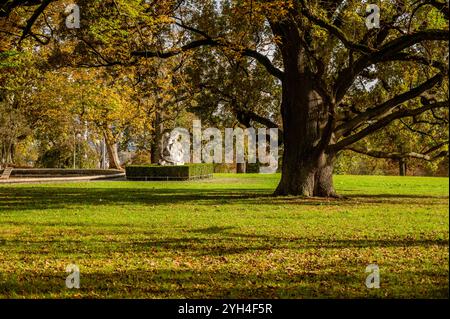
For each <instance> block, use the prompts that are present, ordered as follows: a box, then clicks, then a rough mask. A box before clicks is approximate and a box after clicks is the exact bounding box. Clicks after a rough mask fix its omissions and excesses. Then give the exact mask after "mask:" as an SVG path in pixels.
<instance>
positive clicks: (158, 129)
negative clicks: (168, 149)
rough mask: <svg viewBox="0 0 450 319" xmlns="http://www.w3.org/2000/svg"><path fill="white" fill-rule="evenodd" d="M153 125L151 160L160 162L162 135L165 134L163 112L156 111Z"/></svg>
mask: <svg viewBox="0 0 450 319" xmlns="http://www.w3.org/2000/svg"><path fill="white" fill-rule="evenodd" d="M153 127H154V137H153V141H152V143H151V150H150V153H151V159H150V160H151V162H152V163H153V164H158V163H159V160H160V159H161V152H162V137H163V134H164V121H163V114H162V113H161V112H160V111H158V112H156V116H155V119H154V121H153Z"/></svg>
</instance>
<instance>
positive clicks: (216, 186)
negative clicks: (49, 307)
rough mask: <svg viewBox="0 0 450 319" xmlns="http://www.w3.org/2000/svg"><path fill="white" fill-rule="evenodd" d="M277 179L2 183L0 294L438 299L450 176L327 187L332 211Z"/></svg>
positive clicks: (444, 286) (444, 292) (346, 180)
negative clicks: (373, 284) (71, 284)
mask: <svg viewBox="0 0 450 319" xmlns="http://www.w3.org/2000/svg"><path fill="white" fill-rule="evenodd" d="M278 179H279V175H247V176H243V175H216V176H215V178H214V179H213V180H206V181H193V182H92V183H68V184H51V185H9V186H6V185H4V186H0V297H1V298H8V297H9V298H11V297H13V298H42V297H44V298H61V297H62V298H65V297H73V298H96V297H101V298H103V297H108V298H109V297H114V298H185V297H186V298H188V297H192V298H334V297H338V298H353V297H356V298H367V297H369V298H373V297H375V298H379V297H381V298H384V297H394V298H405V297H424V298H444V297H445V298H448V296H449V294H448V271H449V268H448V267H449V266H448V262H449V251H448V238H449V219H448V218H449V211H448V209H449V202H448V195H449V189H448V178H424V177H402V178H400V177H381V176H336V178H335V184H336V187H337V189H338V192H339V193H340V194H341V195H345V198H343V199H338V200H323V199H302V198H297V197H283V198H273V197H271V196H270V194H271V192H272V191H273V189H274V188H275V186H276V184H277V181H278ZM71 263H74V264H77V265H78V266H79V267H80V271H81V288H80V289H79V290H76V289H75V290H69V289H67V288H66V287H65V278H66V276H67V274H66V273H65V268H66V266H67V265H68V264H71ZM369 264H377V265H378V266H379V267H380V273H381V288H380V289H368V288H366V286H365V278H366V276H367V275H368V274H367V273H365V268H366V266H367V265H369Z"/></svg>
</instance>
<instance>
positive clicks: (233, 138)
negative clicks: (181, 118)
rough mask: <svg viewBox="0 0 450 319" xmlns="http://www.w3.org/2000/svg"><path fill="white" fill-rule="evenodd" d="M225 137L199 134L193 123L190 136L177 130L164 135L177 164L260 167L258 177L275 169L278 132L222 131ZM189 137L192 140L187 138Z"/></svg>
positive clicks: (213, 131)
mask: <svg viewBox="0 0 450 319" xmlns="http://www.w3.org/2000/svg"><path fill="white" fill-rule="evenodd" d="M224 132H225V137H223V133H222V131H221V130H219V129H218V128H212V127H209V128H206V129H204V130H202V124H201V121H198V120H195V121H193V125H192V134H191V133H190V132H189V130H187V129H186V128H180V127H177V128H175V129H173V130H172V131H171V132H170V133H168V134H167V136H166V139H167V140H168V144H169V148H170V151H171V154H172V156H173V157H175V158H179V159H180V162H181V163H189V162H191V163H226V164H233V163H238V164H245V163H257V162H259V163H260V164H261V166H260V168H259V172H260V173H275V172H276V171H277V169H278V159H279V156H278V128H270V129H266V128H258V129H255V128H247V129H242V128H239V127H238V128H225V129H224ZM191 137H192V138H191Z"/></svg>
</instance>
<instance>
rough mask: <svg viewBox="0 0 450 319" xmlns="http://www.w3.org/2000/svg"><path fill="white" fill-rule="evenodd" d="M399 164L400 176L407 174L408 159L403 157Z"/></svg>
mask: <svg viewBox="0 0 450 319" xmlns="http://www.w3.org/2000/svg"><path fill="white" fill-rule="evenodd" d="M398 166H399V174H400V176H406V170H407V167H406V161H405V160H404V159H403V158H402V159H400V160H399V161H398Z"/></svg>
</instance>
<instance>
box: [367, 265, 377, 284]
mask: <svg viewBox="0 0 450 319" xmlns="http://www.w3.org/2000/svg"><path fill="white" fill-rule="evenodd" d="M366 273H369V275H368V276H367V277H366V287H367V288H369V289H380V267H378V265H375V264H370V265H369V266H367V267H366Z"/></svg>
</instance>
